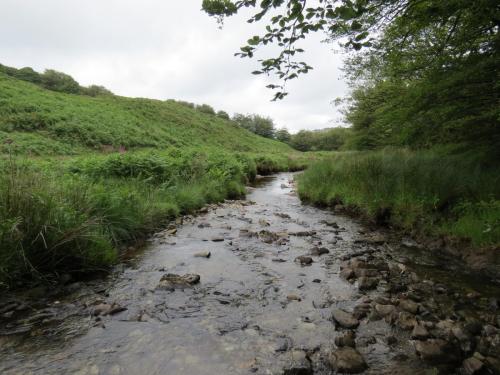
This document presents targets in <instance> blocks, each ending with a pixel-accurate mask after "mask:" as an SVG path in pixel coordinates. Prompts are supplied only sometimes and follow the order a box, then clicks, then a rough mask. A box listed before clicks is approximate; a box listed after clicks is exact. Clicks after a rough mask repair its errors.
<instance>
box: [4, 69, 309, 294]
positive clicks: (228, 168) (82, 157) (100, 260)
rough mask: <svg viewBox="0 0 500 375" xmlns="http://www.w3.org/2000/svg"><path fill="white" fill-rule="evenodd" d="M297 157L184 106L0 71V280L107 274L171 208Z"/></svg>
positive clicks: (193, 203)
mask: <svg viewBox="0 0 500 375" xmlns="http://www.w3.org/2000/svg"><path fill="white" fill-rule="evenodd" d="M205 109H206V107H205ZM308 162H309V156H308V155H305V154H301V153H299V152H296V151H294V150H292V149H291V148H290V147H289V146H287V145H285V144H284V143H281V142H278V141H274V140H270V139H266V138H263V137H260V136H257V135H255V134H253V133H250V132H249V131H247V130H245V129H242V128H240V127H238V126H236V125H235V124H234V123H232V122H231V121H228V120H225V119H222V118H219V117H217V116H216V115H214V114H210V113H204V112H202V111H201V110H200V109H196V108H192V107H191V106H190V105H188V104H186V103H180V102H175V101H173V100H169V101H166V102H163V101H159V100H149V99H131V98H124V97H118V96H113V95H102V96H97V97H91V96H85V95H77V94H66V93H59V92H54V91H49V90H46V89H43V88H41V87H39V86H36V85H34V84H32V83H28V82H24V81H21V80H18V79H16V78H13V77H9V76H6V75H4V74H2V73H0V172H1V173H0V286H1V285H2V284H3V285H4V286H9V285H11V284H12V283H18V282H19V281H26V280H27V281H29V280H32V279H33V278H38V279H39V278H44V279H57V277H58V275H60V274H61V273H74V274H78V273H81V272H87V271H90V270H97V269H106V268H107V267H108V266H109V265H110V264H112V263H114V262H115V261H116V260H117V259H119V257H120V255H121V249H123V248H125V247H127V246H129V245H130V244H131V243H132V244H133V243H134V242H136V241H137V240H138V239H141V238H143V237H144V236H146V235H147V234H149V233H151V232H153V231H155V230H159V229H163V228H165V227H166V226H167V225H168V223H169V222H170V221H171V220H172V219H174V218H175V217H177V216H178V215H181V214H185V213H191V212H194V211H196V210H197V209H199V208H200V207H202V206H203V205H205V204H207V203H210V202H217V201H221V200H223V199H225V198H236V197H240V196H241V195H242V194H244V184H245V183H246V182H247V181H248V180H251V179H253V178H254V177H255V175H256V174H257V173H270V172H274V171H278V170H295V169H301V168H304V166H305V165H306V164H307V163H308Z"/></svg>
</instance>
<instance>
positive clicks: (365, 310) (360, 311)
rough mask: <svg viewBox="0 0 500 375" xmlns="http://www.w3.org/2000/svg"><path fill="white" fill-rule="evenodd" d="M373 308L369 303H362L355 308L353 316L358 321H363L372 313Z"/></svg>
mask: <svg viewBox="0 0 500 375" xmlns="http://www.w3.org/2000/svg"><path fill="white" fill-rule="evenodd" d="M371 308H372V307H371V305H370V304H369V303H361V304H359V305H356V306H355V307H354V310H353V313H352V315H353V316H354V317H355V318H356V319H358V320H359V319H363V318H364V317H366V316H367V315H368V314H369V313H370V311H371Z"/></svg>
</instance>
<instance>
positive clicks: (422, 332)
mask: <svg viewBox="0 0 500 375" xmlns="http://www.w3.org/2000/svg"><path fill="white" fill-rule="evenodd" d="M429 337H430V334H429V331H427V328H425V327H424V326H423V325H422V324H415V326H414V327H413V331H411V338H412V339H415V340H426V339H428V338H429Z"/></svg>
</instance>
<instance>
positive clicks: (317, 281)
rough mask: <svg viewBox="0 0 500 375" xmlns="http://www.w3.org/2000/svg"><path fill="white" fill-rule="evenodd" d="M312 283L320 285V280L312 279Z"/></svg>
mask: <svg viewBox="0 0 500 375" xmlns="http://www.w3.org/2000/svg"><path fill="white" fill-rule="evenodd" d="M312 282H313V283H316V284H319V283H321V280H320V279H313V281H312Z"/></svg>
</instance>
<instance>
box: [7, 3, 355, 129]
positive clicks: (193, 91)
mask: <svg viewBox="0 0 500 375" xmlns="http://www.w3.org/2000/svg"><path fill="white" fill-rule="evenodd" d="M200 9H201V0H184V1H177V0H84V1H82V0H43V1H41V0H0V63H2V64H4V65H9V66H14V67H17V68H21V67H24V66H31V67H33V68H34V69H35V70H38V71H43V70H44V69H47V68H49V69H50V68H51V69H56V70H59V71H62V72H65V73H68V74H70V75H71V76H73V77H74V78H75V79H76V80H77V81H78V82H80V84H82V85H89V84H99V85H103V86H106V87H107V88H109V89H110V90H111V91H113V92H114V93H116V94H119V95H125V96H133V97H148V98H156V99H169V98H171V99H182V100H188V101H191V102H195V103H199V104H201V103H207V104H210V105H212V106H213V107H214V108H215V109H217V110H219V109H223V110H225V111H227V112H229V113H230V114H232V113H234V112H239V113H258V114H262V115H267V116H270V117H272V118H273V119H274V120H275V122H276V124H277V125H278V126H279V127H281V126H286V127H287V128H288V129H289V130H290V131H292V132H295V131H297V130H299V129H318V128H324V127H330V126H334V125H335V124H337V123H339V118H340V115H339V114H338V112H337V110H336V108H335V107H334V106H333V105H332V100H334V99H335V98H336V97H339V96H342V95H344V94H345V93H346V86H345V83H344V82H343V81H342V78H341V77H342V75H341V72H340V70H339V67H340V66H341V61H342V55H340V54H336V53H334V52H333V50H332V46H331V45H327V44H323V43H320V41H321V39H322V38H324V35H316V36H314V38H312V39H311V40H309V41H306V42H305V43H303V47H304V48H305V49H306V50H307V53H306V54H305V56H304V58H305V60H306V61H307V62H308V63H309V64H310V65H313V67H314V70H313V71H311V72H310V73H309V74H308V75H306V76H303V78H301V79H300V80H298V81H297V80H295V81H293V83H291V84H290V85H289V86H288V89H289V91H290V95H289V96H288V97H287V98H286V99H285V100H283V101H280V102H271V101H270V99H271V98H272V94H273V93H272V92H271V91H270V90H268V89H266V88H265V85H266V84H268V83H270V82H271V79H270V78H267V77H263V76H254V75H252V74H250V73H251V71H253V70H255V69H257V68H258V63H257V61H255V60H248V59H240V58H238V57H234V53H235V52H237V51H238V50H239V47H240V46H241V45H243V44H244V42H245V41H246V40H247V39H248V38H249V37H251V36H252V35H254V34H257V33H258V31H259V30H260V29H261V28H262V27H263V25H262V24H261V25H250V24H247V23H246V22H245V19H246V17H245V14H241V15H238V16H236V17H234V18H231V19H229V20H226V22H225V25H224V27H223V29H222V30H220V29H219V28H218V27H217V24H216V22H215V20H214V19H212V18H210V17H208V16H207V15H206V14H205V13H203V12H201V10H200ZM246 16H248V14H246ZM269 53H270V51H268V52H267V53H266V51H265V50H264V51H262V52H261V53H260V54H259V55H258V57H266V56H268V55H269Z"/></svg>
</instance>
